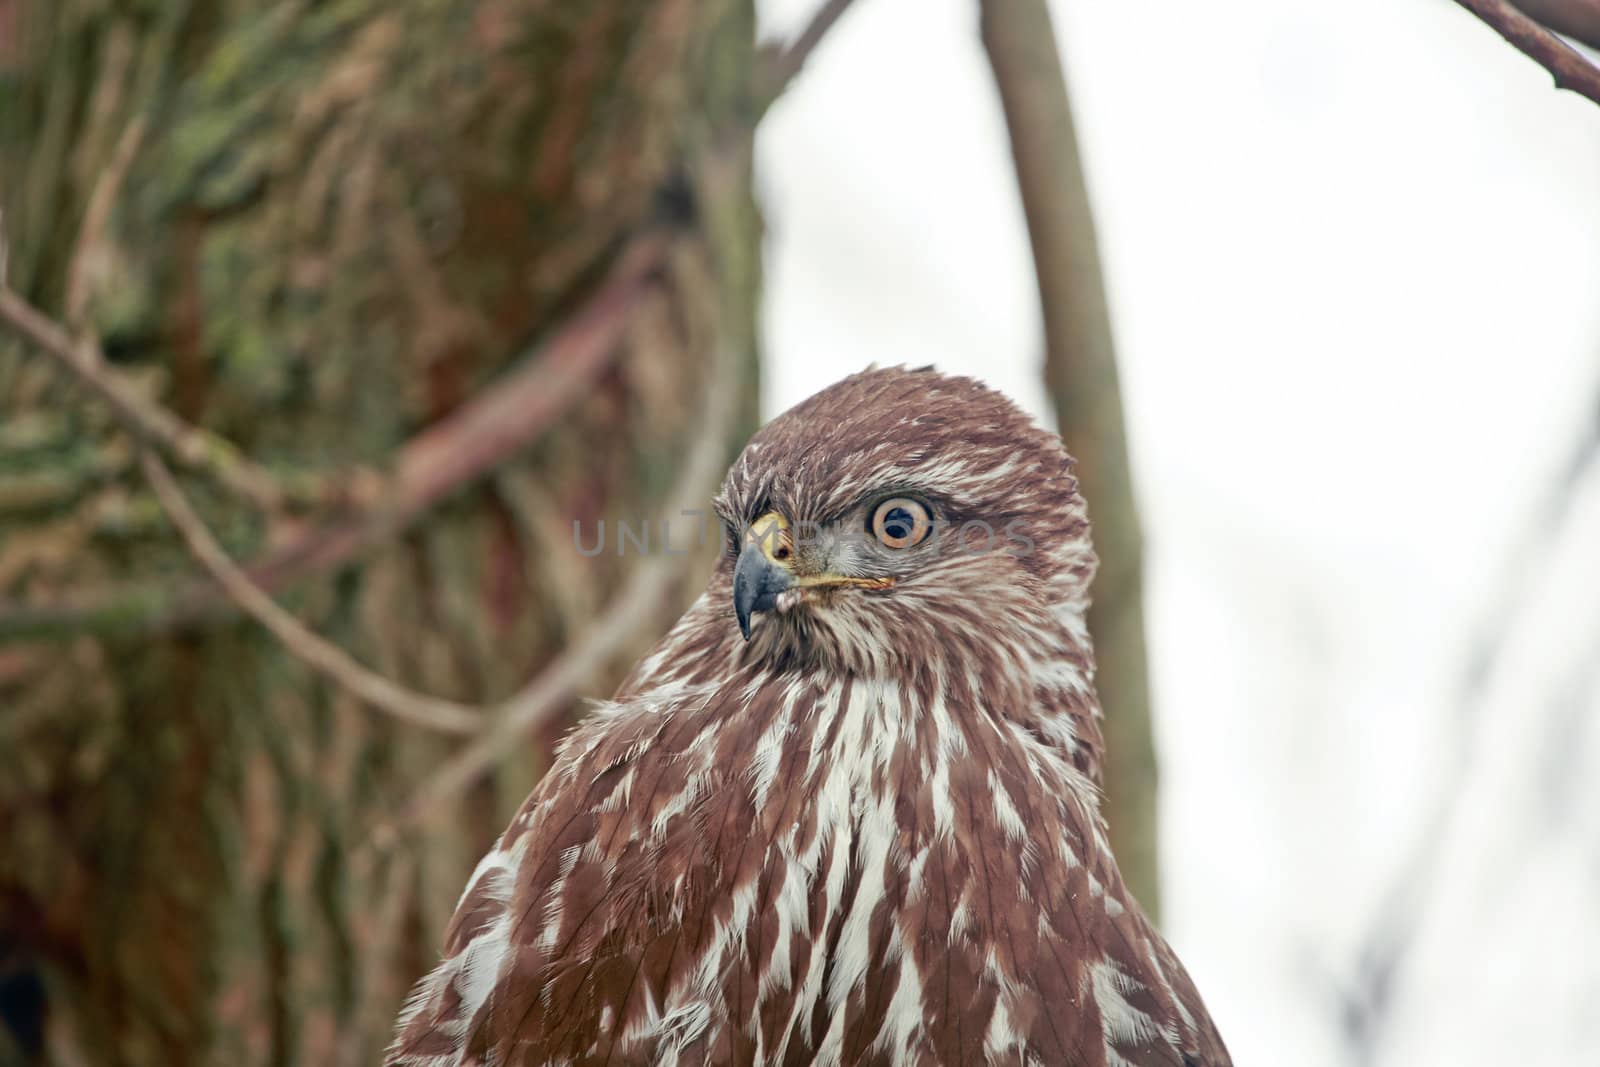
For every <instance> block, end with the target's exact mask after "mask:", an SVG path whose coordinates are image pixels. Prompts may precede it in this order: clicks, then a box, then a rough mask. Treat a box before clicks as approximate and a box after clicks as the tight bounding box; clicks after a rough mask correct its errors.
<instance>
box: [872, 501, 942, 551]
mask: <svg viewBox="0 0 1600 1067" xmlns="http://www.w3.org/2000/svg"><path fill="white" fill-rule="evenodd" d="M932 528H933V517H932V516H931V515H929V514H928V509H927V508H926V507H924V506H923V505H922V504H921V503H920V502H919V501H916V500H912V499H911V498H910V497H908V496H896V497H890V498H889V499H888V500H885V501H884V502H883V503H881V504H879V505H878V506H877V508H875V509H874V510H873V512H872V535H873V536H874V537H876V538H877V539H878V543H879V544H881V545H883V546H884V547H885V548H897V549H898V548H914V547H916V546H917V545H920V544H921V543H922V541H923V539H924V538H926V537H927V536H928V531H929V530H931V529H932Z"/></svg>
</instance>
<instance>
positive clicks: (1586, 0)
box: [1512, 0, 1600, 48]
mask: <svg viewBox="0 0 1600 1067" xmlns="http://www.w3.org/2000/svg"><path fill="white" fill-rule="evenodd" d="M1512 3H1513V4H1514V5H1515V6H1516V7H1518V8H1520V9H1521V10H1522V11H1523V12H1524V13H1526V14H1528V15H1530V16H1532V17H1533V18H1534V19H1535V20H1537V21H1538V22H1541V23H1543V24H1544V25H1546V26H1548V27H1550V28H1551V29H1552V30H1555V31H1556V32H1557V33H1562V34H1566V35H1567V36H1568V37H1571V38H1572V39H1573V40H1575V41H1582V42H1583V43H1584V44H1586V45H1588V46H1589V47H1590V48H1600V0H1512Z"/></svg>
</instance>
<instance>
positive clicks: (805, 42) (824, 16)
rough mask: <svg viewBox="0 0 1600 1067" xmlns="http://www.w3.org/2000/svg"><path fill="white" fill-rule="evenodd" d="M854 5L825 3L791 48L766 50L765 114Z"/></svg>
mask: <svg viewBox="0 0 1600 1067" xmlns="http://www.w3.org/2000/svg"><path fill="white" fill-rule="evenodd" d="M851 3H852V0H823V3H822V6H821V7H819V8H818V9H817V13H816V14H815V15H813V16H811V21H810V22H808V23H807V24H806V28H805V29H803V30H801V31H800V36H798V37H796V38H795V39H794V40H793V41H791V42H790V43H789V44H787V45H782V46H776V47H770V48H766V49H763V50H762V53H761V59H762V61H763V62H762V66H761V67H760V68H758V70H759V71H760V77H759V85H758V90H759V98H760V103H761V108H762V110H763V111H765V110H766V108H767V107H769V106H770V105H771V104H772V102H773V101H775V100H777V99H778V97H780V96H782V95H783V93H784V91H785V90H786V89H788V88H789V84H790V83H791V82H793V81H794V80H795V79H796V78H797V77H799V76H800V72H801V71H802V70H804V69H805V66H806V62H807V61H808V60H810V58H811V55H812V53H813V52H815V51H816V50H817V46H818V45H820V44H821V43H822V39H823V38H824V37H826V36H827V35H828V31H829V30H831V29H833V26H834V23H836V22H838V21H839V19H840V17H841V16H842V15H843V14H844V13H845V12H846V11H848V10H849V9H850V4H851Z"/></svg>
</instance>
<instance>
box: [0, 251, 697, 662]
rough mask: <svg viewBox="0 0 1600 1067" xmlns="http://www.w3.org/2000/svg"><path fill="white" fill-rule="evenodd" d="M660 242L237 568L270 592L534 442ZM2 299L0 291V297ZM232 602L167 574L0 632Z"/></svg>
mask: <svg viewBox="0 0 1600 1067" xmlns="http://www.w3.org/2000/svg"><path fill="white" fill-rule="evenodd" d="M667 248H668V238H667V237H666V236H665V235H664V234H660V233H652V234H646V235H643V236H641V237H639V238H637V239H635V241H634V242H633V243H632V244H631V245H629V246H628V247H627V248H626V249H625V250H624V251H623V253H622V254H621V255H620V256H619V258H618V261H617V263H616V266H615V267H614V268H613V269H612V271H611V274H610V275H609V277H608V278H607V279H606V281H605V282H604V284H602V285H601V287H600V289H599V290H598V291H597V292H596V293H595V294H594V295H593V296H592V297H590V298H589V300H588V302H587V303H585V304H584V305H583V306H582V307H581V308H579V309H578V311H577V312H576V313H575V314H574V315H573V316H572V317H571V318H570V319H569V320H568V321H567V322H566V323H564V324H563V325H562V327H561V328H560V329H559V330H557V331H556V332H555V333H553V334H552V335H551V336H549V337H548V338H546V339H544V340H543V341H542V342H541V344H540V345H539V347H538V348H537V349H536V350H535V351H534V352H533V353H532V354H530V355H529V356H528V357H527V358H526V359H524V360H523V362H522V363H520V364H519V365H518V366H516V367H514V368H513V369H512V370H510V371H509V372H508V373H507V374H506V375H505V376H503V377H502V378H501V379H500V380H499V381H497V382H495V383H494V384H492V385H490V386H488V387H487V388H486V389H485V390H484V391H483V392H481V393H480V394H479V395H477V396H476V397H474V398H473V399H472V400H470V401H469V402H468V403H467V404H465V405H464V406H463V407H461V408H460V409H459V410H457V411H456V412H455V413H453V414H452V415H451V416H450V417H449V418H446V419H444V420H442V421H441V422H439V423H438V424H436V425H434V426H431V427H429V428H428V429H426V430H424V431H423V432H422V433H420V434H418V435H417V436H416V437H414V438H412V439H411V440H410V441H408V442H407V443H406V444H405V445H404V446H402V447H401V449H400V450H399V452H398V454H397V457H396V460H395V462H394V464H393V474H392V475H391V476H390V478H389V480H388V483H387V488H388V494H387V497H386V499H385V500H384V502H383V504H382V505H381V506H379V507H377V508H373V509H371V510H368V511H366V512H362V513H360V514H357V515H353V516H351V517H349V518H347V519H345V520H343V521H340V522H337V523H334V524H332V525H322V526H318V527H315V528H313V529H309V530H307V531H306V532H304V533H303V534H300V535H298V536H296V537H295V538H294V539H293V540H292V541H291V542H289V543H288V544H287V545H284V546H283V547H281V548H279V549H277V550H275V551H273V552H271V553H270V554H268V555H267V556H266V557H265V558H263V559H260V560H258V561H256V562H255V563H253V564H250V565H249V566H248V567H246V568H245V570H246V572H247V573H248V575H249V577H250V579H251V581H252V582H254V583H255V584H256V585H259V586H261V587H262V588H263V589H264V590H266V591H268V592H271V591H275V590H277V589H281V588H282V587H284V586H285V585H287V584H289V583H290V582H292V581H294V580H296V579H299V578H303V577H306V576H309V575H313V574H321V573H326V572H327V571H330V570H333V569H335V568H337V567H339V566H342V565H344V564H346V563H348V562H350V561H351V560H353V559H355V558H357V557H358V556H359V555H360V554H361V553H362V552H364V551H366V550H367V549H369V548H370V547H372V546H373V545H375V544H379V543H382V542H384V541H386V540H388V539H390V538H392V537H393V536H394V535H395V534H397V533H399V532H400V531H402V530H404V529H406V528H407V527H408V526H410V525H411V524H412V523H413V522H415V521H416V520H417V519H418V518H420V517H421V516H422V515H424V514H426V513H427V512H428V511H429V509H431V508H432V507H433V506H434V505H435V504H437V503H438V502H439V501H441V500H443V499H444V498H446V497H448V496H449V495H450V494H451V493H454V492H457V491H459V490H461V489H462V488H464V487H466V486H467V485H470V484H471V483H472V482H473V481H475V480H477V479H478V478H481V477H482V476H483V475H485V474H487V473H488V472H489V471H491V470H493V469H494V468H495V467H496V466H498V465H500V464H501V463H503V462H505V461H506V460H507V459H509V458H510V457H511V456H513V455H515V454H516V453H518V452H519V451H521V450H522V449H524V448H526V447H527V446H528V445H530V444H531V443H532V442H534V441H535V440H537V439H538V438H539V436H540V435H541V434H543V433H544V432H545V431H546V430H547V429H549V428H550V426H552V425H553V424H554V423H555V422H556V420H557V419H558V418H560V416H561V415H562V414H563V413H564V412H565V411H567V410H568V409H569V408H570V407H571V406H572V405H573V404H574V403H576V402H577V401H578V400H579V399H581V398H582V397H583V396H584V395H585V393H586V391H587V390H588V388H589V386H590V385H591V384H592V383H593V382H594V381H595V379H596V378H598V377H599V376H600V373H601V372H602V371H603V370H604V369H605V367H606V365H607V364H608V362H609V361H610V359H611V357H612V354H613V353H614V352H615V351H616V348H617V345H618V344H619V343H620V342H621V340H622V338H623V335H624V333H625V332H626V331H627V328H628V325H629V323H630V322H631V321H632V317H633V311H634V310H635V309H636V308H637V307H638V306H639V304H640V303H641V301H642V300H643V299H644V297H645V295H646V294H647V293H649V292H650V291H651V289H652V287H653V285H654V281H655V278H656V276H657V274H658V273H659V271H660V269H661V267H662V265H663V263H664V262H665V260H666V254H667ZM6 295H8V294H7V293H6V292H5V291H4V290H0V298H3V297H4V296H6ZM41 318H42V316H41ZM43 321H44V323H45V324H46V325H47V326H51V325H53V324H51V323H50V322H49V320H48V319H44V320H43ZM62 336H63V337H65V333H64V332H62ZM232 606H233V605H232V603H231V602H230V601H229V600H228V599H227V598H225V597H220V598H219V596H218V595H217V590H216V589H215V587H214V586H213V585H212V584H211V583H210V582H208V581H205V580H196V581H191V582H188V583H186V584H180V585H178V586H177V587H175V588H174V587H173V583H172V582H171V581H167V582H163V583H158V584H135V585H131V586H127V587H122V588H118V589H113V590H110V591H102V592H97V593H93V594H87V595H80V596H78V597H75V598H72V599H68V600H64V601H58V602H56V603H49V604H40V605H33V604H16V603H9V604H8V603H4V602H0V635H4V634H8V633H49V632H60V631H63V630H74V629H80V628H84V627H95V628H117V627H127V626H130V625H131V626H137V627H140V628H144V629H150V628H154V627H162V626H173V625H180V624H184V623H191V622H196V621H200V620H204V619H210V618H214V617H217V616H218V615H219V614H225V613H227V612H228V611H229V609H230V608H231V607H232Z"/></svg>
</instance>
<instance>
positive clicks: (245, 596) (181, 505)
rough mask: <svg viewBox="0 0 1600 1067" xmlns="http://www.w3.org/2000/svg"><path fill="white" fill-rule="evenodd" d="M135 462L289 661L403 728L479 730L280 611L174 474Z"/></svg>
mask: <svg viewBox="0 0 1600 1067" xmlns="http://www.w3.org/2000/svg"><path fill="white" fill-rule="evenodd" d="M139 458H140V464H141V466H142V467H143V469H144V474H145V477H146V478H148V479H149V480H150V487H151V488H152V489H153V490H155V494H156V498H157V499H158V500H159V501H160V502H161V507H162V508H163V509H164V510H165V511H166V513H167V517H168V518H170V519H171V520H172V525H173V526H175V527H177V529H178V533H179V534H180V535H181V536H182V537H183V541H184V544H186V545H187V546H188V547H189V551H190V552H191V553H192V554H193V555H194V557H195V559H197V560H199V561H200V564H201V566H203V567H205V569H206V570H207V571H208V572H209V573H210V574H211V576H212V577H213V578H215V579H216V581H217V584H218V585H220V586H222V588H223V589H224V590H225V591H226V592H227V594H228V596H229V597H230V598H231V599H232V600H233V602H234V603H235V604H237V605H239V608H240V609H241V610H242V611H244V612H245V613H246V614H247V615H249V616H250V617H251V618H253V619H255V620H256V621H257V622H259V623H260V624H261V625H262V626H265V627H266V628H267V629H268V630H269V631H271V633H272V635H273V636H274V637H276V638H277V639H278V640H279V641H280V642H281V643H282V644H283V647H284V648H285V649H286V650H287V651H288V652H289V654H290V655H292V656H294V657H295V658H296V659H298V660H300V661H301V662H302V663H304V664H306V665H307V666H308V667H310V668H312V669H313V670H315V671H317V672H318V673H319V674H321V675H323V676H324V677H325V678H327V679H329V680H330V681H332V682H333V683H334V684H335V685H337V686H339V687H340V688H342V689H345V690H348V691H349V692H350V693H352V694H354V695H355V696H357V697H359V698H360V699H361V700H363V701H365V702H366V703H368V704H370V705H372V706H373V707H375V708H377V709H378V710H380V711H383V712H387V713H388V714H390V715H393V716H394V717H395V718H397V719H399V720H401V721H402V722H408V723H413V724H415V725H418V726H426V727H428V728H429V729H432V730H442V731H445V732H447V733H456V734H461V733H471V732H473V731H474V730H476V729H477V728H478V725H479V724H480V722H481V721H482V716H481V715H480V713H479V712H478V711H477V710H476V709H474V708H472V707H470V706H468V705H465V704H458V703H456V702H455V701H451V700H439V699H437V698H435V697H430V696H426V695H424V694H421V693H417V692H415V691H413V690H410V689H407V688H405V687H404V686H401V685H397V684H396V683H394V682H392V681H390V680H389V679H387V678H385V677H383V676H382V675H380V674H377V673H375V672H373V671H370V670H368V669H367V668H365V667H363V666H362V665H361V664H360V663H357V662H356V661H355V659H353V658H352V657H351V656H350V655H349V654H348V653H346V652H344V651H343V650H342V649H340V648H337V647H335V646H334V645H332V644H330V643H328V642H327V641H325V640H323V639H322V638H321V637H319V636H317V635H316V634H315V633H313V632H312V631H311V630H310V629H308V628H307V627H306V626H305V624H303V623H302V622H300V620H299V619H296V618H295V617H294V616H293V615H291V614H289V613H288V612H287V611H285V610H284V609H283V608H282V607H280V606H278V604H277V602H276V601H274V600H273V599H272V598H271V597H270V596H268V595H267V594H266V593H265V592H263V591H262V590H261V588H260V587H259V586H257V585H256V584H255V583H254V582H252V581H251V580H250V579H249V577H248V576H247V575H246V574H245V573H244V572H243V571H242V570H240V569H239V566H238V564H236V563H234V562H233V560H231V559H230V558H228V554H227V552H226V551H225V550H224V549H223V547H222V545H220V544H219V543H218V542H217V539H216V537H214V536H213V535H212V533H211V531H210V530H208V529H207V528H206V525H205V523H204V522H203V521H201V519H200V516H199V515H197V514H195V511H194V508H193V507H191V506H190V505H189V501H188V498H186V497H185V496H184V495H183V490H181V489H180V488H178V483H177V481H176V480H175V479H174V478H173V477H172V472H170V471H169V470H167V467H166V464H164V463H162V462H161V459H160V458H159V457H158V456H157V455H156V454H155V452H153V451H152V450H150V449H148V448H147V449H144V450H142V452H141V453H140V457H139Z"/></svg>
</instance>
